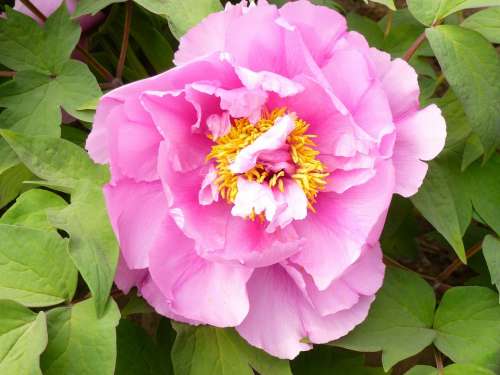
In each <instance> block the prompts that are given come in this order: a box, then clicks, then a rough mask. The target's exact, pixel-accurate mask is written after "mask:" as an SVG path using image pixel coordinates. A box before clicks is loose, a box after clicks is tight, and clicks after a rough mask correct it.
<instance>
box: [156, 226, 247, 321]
mask: <svg viewBox="0 0 500 375" xmlns="http://www.w3.org/2000/svg"><path fill="white" fill-rule="evenodd" d="M194 247H195V243H194V241H192V240H190V239H189V238H187V237H186V236H184V235H183V233H182V232H181V231H180V230H179V229H178V228H177V226H176V224H175V223H174V222H173V221H169V222H167V223H166V225H165V226H164V227H163V230H162V240H161V246H157V247H155V248H154V249H153V251H152V252H151V254H150V264H151V265H150V268H149V269H150V272H151V276H152V278H153V280H154V282H155V283H156V285H157V286H158V288H159V289H160V290H161V292H162V293H163V295H164V296H165V297H166V299H167V301H168V303H169V306H170V307H171V310H172V311H173V312H174V313H175V314H178V315H181V316H183V317H185V318H187V319H190V320H197V321H201V322H204V323H207V324H211V325H215V326H217V327H229V326H235V325H238V324H239V323H240V322H241V321H242V320H243V319H244V318H245V316H246V314H247V312H248V308H249V304H248V297H247V293H246V287H245V285H246V282H247V280H248V279H249V277H250V275H251V274H252V269H250V268H246V267H243V266H237V265H226V264H222V263H216V262H209V261H206V260H204V259H203V258H200V257H199V256H198V255H197V254H196V251H195V249H194Z"/></svg>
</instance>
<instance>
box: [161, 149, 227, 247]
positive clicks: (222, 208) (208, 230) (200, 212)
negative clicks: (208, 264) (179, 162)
mask: <svg viewBox="0 0 500 375" xmlns="http://www.w3.org/2000/svg"><path fill="white" fill-rule="evenodd" d="M171 156H172V155H171V153H170V151H169V148H168V146H167V145H166V144H165V143H164V142H163V143H162V144H161V145H160V152H159V157H158V171H159V174H160V177H161V180H162V184H163V188H164V190H165V192H166V195H167V200H168V205H169V208H170V212H171V215H172V216H173V218H174V220H175V221H176V223H177V225H178V226H179V228H181V229H182V231H183V232H184V234H185V235H186V236H188V237H189V238H192V239H194V240H195V241H196V244H197V246H198V247H199V251H200V252H201V251H213V250H220V249H222V248H224V242H225V228H226V225H227V221H228V219H229V217H230V216H231V213H230V211H231V206H229V205H228V204H227V203H226V202H225V201H224V202H221V201H219V202H213V203H212V204H210V205H206V206H204V205H200V203H199V191H200V189H201V186H202V182H203V180H204V178H205V176H206V175H207V173H208V166H206V165H205V166H203V167H200V168H198V169H196V170H193V171H189V172H188V173H186V172H179V171H176V170H174V168H173V166H172V163H171V158H172V157H171ZM207 218H210V219H207Z"/></svg>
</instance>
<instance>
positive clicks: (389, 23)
mask: <svg viewBox="0 0 500 375" xmlns="http://www.w3.org/2000/svg"><path fill="white" fill-rule="evenodd" d="M393 19H394V12H393V11H392V10H390V11H389V13H387V24H386V25H385V30H384V39H385V38H387V37H388V36H389V34H390V33H391V29H392V21H393Z"/></svg>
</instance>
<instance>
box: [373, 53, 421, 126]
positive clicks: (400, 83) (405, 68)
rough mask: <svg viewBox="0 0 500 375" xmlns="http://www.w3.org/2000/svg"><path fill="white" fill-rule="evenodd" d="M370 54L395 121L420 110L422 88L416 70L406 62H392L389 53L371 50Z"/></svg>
mask: <svg viewBox="0 0 500 375" xmlns="http://www.w3.org/2000/svg"><path fill="white" fill-rule="evenodd" d="M369 53H370V57H371V60H372V62H373V66H374V67H375V70H376V72H377V75H378V78H379V79H380V81H381V83H382V87H383V89H384V91H385V93H386V95H387V99H388V100H389V104H390V106H391V109H392V115H393V118H394V121H397V120H399V119H400V118H401V117H402V116H404V115H405V114H407V113H411V112H413V111H416V110H418V107H419V95H420V88H419V86H418V76H417V73H416V72H415V69H413V68H412V67H411V66H410V64H408V63H407V62H406V61H404V60H401V59H395V60H391V56H390V55H389V54H388V53H385V52H382V51H379V50H377V49H375V48H371V49H370V52H369Z"/></svg>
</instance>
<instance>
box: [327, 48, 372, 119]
mask: <svg viewBox="0 0 500 375" xmlns="http://www.w3.org/2000/svg"><path fill="white" fill-rule="evenodd" d="M323 73H324V74H325V77H326V78H327V79H328V82H329V83H330V85H331V87H332V89H333V92H334V93H335V95H336V96H337V97H338V98H339V99H340V100H341V101H342V103H344V104H345V105H346V107H347V108H348V109H349V110H350V111H351V112H354V111H355V110H356V108H357V106H358V103H359V102H360V99H361V98H362V97H363V95H364V94H365V92H366V91H367V90H368V89H369V87H370V86H371V85H372V82H373V77H372V73H371V71H370V69H369V67H368V62H367V60H366V58H365V56H364V55H363V54H362V53H360V52H358V51H356V50H355V49H343V50H338V51H336V52H335V53H334V54H333V56H332V58H331V59H330V60H329V61H328V63H327V64H326V65H325V66H324V67H323Z"/></svg>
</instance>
